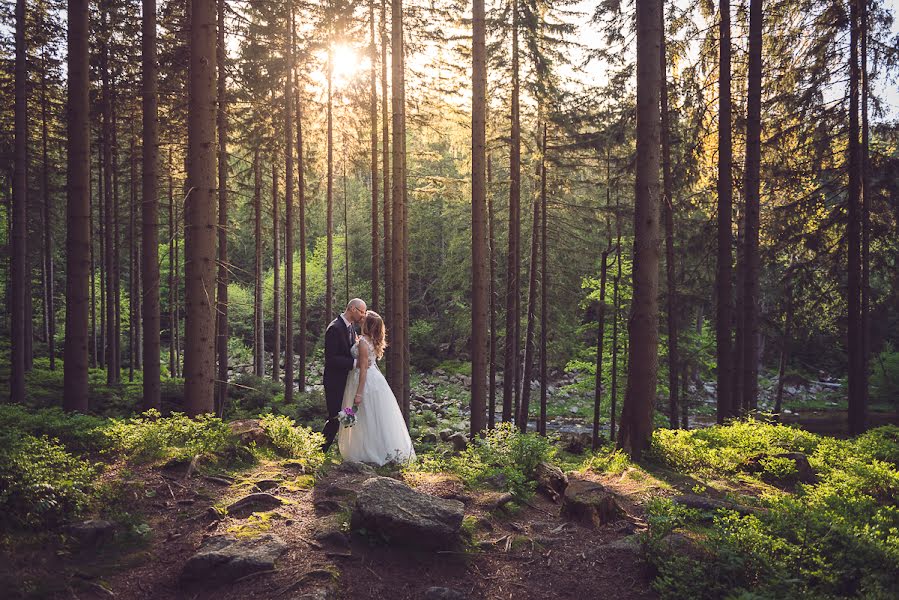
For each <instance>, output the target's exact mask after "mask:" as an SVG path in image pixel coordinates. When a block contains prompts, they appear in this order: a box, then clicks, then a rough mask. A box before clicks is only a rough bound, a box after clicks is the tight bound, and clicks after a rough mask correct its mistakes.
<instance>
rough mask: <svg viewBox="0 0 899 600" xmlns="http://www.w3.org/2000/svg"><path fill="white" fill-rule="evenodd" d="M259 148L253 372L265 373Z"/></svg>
mask: <svg viewBox="0 0 899 600" xmlns="http://www.w3.org/2000/svg"><path fill="white" fill-rule="evenodd" d="M259 170H260V165H259V148H256V150H255V151H254V153H253V215H254V220H253V224H254V230H253V233H254V238H253V239H254V240H255V241H256V255H255V257H254V258H255V262H254V269H253V281H254V284H253V374H254V375H255V376H256V377H263V376H264V375H265V361H264V360H263V357H264V356H265V346H264V345H263V341H264V340H263V329H264V327H265V322H264V321H263V318H262V189H261V188H262V175H261V174H260V173H259Z"/></svg>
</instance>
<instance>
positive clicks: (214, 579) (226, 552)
mask: <svg viewBox="0 0 899 600" xmlns="http://www.w3.org/2000/svg"><path fill="white" fill-rule="evenodd" d="M286 551H287V544H285V543H284V542H283V541H282V540H281V538H279V537H278V536H276V535H274V534H271V533H267V534H264V535H260V536H258V537H254V538H250V539H245V540H238V539H237V538H235V537H234V536H230V535H216V536H213V537H210V538H208V539H206V541H204V542H203V545H202V546H200V549H199V550H198V551H197V553H196V554H194V555H193V556H192V557H190V558H189V559H188V561H187V563H185V565H184V570H183V571H182V572H181V582H182V583H184V584H187V585H190V584H199V583H202V584H204V585H212V586H215V585H221V584H225V583H229V582H232V581H235V580H237V579H240V578H241V577H246V576H247V575H252V574H253V573H257V572H259V571H271V570H272V569H274V568H275V561H276V560H277V559H278V558H279V557H280V556H281V555H282V554H284V553H285V552H286Z"/></svg>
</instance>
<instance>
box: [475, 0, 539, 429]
mask: <svg viewBox="0 0 899 600" xmlns="http://www.w3.org/2000/svg"><path fill="white" fill-rule="evenodd" d="M485 14H486V13H485V8H484V0H474V3H473V8H472V40H471V44H472V52H471V63H472V64H471V76H472V81H471V84H472V99H471V439H474V438H475V436H478V435H480V434H481V432H482V431H483V430H484V428H485V426H486V420H485V417H486V414H485V411H486V408H487V386H486V383H487V358H488V353H489V347H488V345H487V344H488V341H487V309H488V300H487V291H488V281H487V276H488V273H489V267H488V265H487V260H488V256H487V206H486V204H487V179H486V178H487V173H486V167H487V164H486V163H487V149H486V144H487V112H486V109H487V47H486V40H487V27H486V21H485V19H486V17H485ZM525 423H527V420H525Z"/></svg>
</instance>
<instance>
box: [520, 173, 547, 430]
mask: <svg viewBox="0 0 899 600" xmlns="http://www.w3.org/2000/svg"><path fill="white" fill-rule="evenodd" d="M542 160H543V159H542V158H541V162H542ZM544 166H545V164H541V170H542V168H543V167H544ZM539 233H540V197H539V196H538V197H535V198H534V218H533V225H532V227H531V262H530V269H529V274H528V315H527V329H526V331H525V336H524V369H523V372H524V376H523V377H522V385H521V403H520V404H519V406H518V428H519V429H520V430H521V432H522V433H527V430H528V413H529V412H530V408H531V407H530V404H531V377H532V375H533V369H534V328H535V327H536V325H537V322H536V321H537V316H536V312H537V257H538V254H537V247H538V245H539V243H540V237H539Z"/></svg>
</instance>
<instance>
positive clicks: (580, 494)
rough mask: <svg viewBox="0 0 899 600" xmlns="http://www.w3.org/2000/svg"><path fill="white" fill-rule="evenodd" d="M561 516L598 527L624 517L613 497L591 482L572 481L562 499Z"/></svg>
mask: <svg viewBox="0 0 899 600" xmlns="http://www.w3.org/2000/svg"><path fill="white" fill-rule="evenodd" d="M562 516H564V517H566V518H568V519H571V520H573V521H578V522H580V523H582V524H584V525H589V526H592V527H599V526H601V525H605V524H607V523H611V522H613V521H617V520H618V519H620V518H622V517H623V516H624V510H623V509H622V508H621V506H619V505H618V502H617V501H616V500H615V495H614V494H612V493H611V492H609V491H607V490H606V489H605V488H604V487H603V486H601V485H599V484H598V483H594V482H592V481H580V480H575V481H572V482H571V483H570V484H569V485H568V487H567V488H566V489H565V494H564V496H563V497H562Z"/></svg>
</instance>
